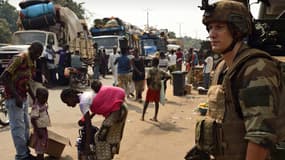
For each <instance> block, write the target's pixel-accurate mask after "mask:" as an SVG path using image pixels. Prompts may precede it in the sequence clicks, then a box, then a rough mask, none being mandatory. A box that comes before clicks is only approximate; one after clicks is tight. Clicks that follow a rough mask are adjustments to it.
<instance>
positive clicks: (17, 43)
mask: <svg viewBox="0 0 285 160" xmlns="http://www.w3.org/2000/svg"><path fill="white" fill-rule="evenodd" d="M34 41H38V42H40V43H41V44H42V45H43V46H44V51H45V48H46V46H47V45H48V44H52V45H53V49H54V50H55V51H57V50H59V46H58V41H57V37H56V34H55V33H53V32H47V31H40V30H24V31H17V32H15V33H14V34H13V37H12V43H11V44H10V45H6V46H4V47H1V48H0V74H1V73H2V72H3V71H4V69H5V68H6V67H7V66H8V64H9V62H10V59H11V58H12V57H13V56H14V55H16V54H18V53H20V52H25V51H27V50H28V48H29V46H30V44H31V43H32V42H34ZM44 51H43V52H44ZM57 59H58V57H57Z"/></svg>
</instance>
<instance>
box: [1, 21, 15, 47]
mask: <svg viewBox="0 0 285 160" xmlns="http://www.w3.org/2000/svg"><path fill="white" fill-rule="evenodd" d="M0 33H1V36H0V43H9V42H11V37H12V32H11V30H10V28H9V24H8V22H7V21H6V19H2V18H0Z"/></svg>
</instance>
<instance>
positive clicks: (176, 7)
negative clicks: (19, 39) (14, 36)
mask: <svg viewBox="0 0 285 160" xmlns="http://www.w3.org/2000/svg"><path fill="white" fill-rule="evenodd" d="M8 1H9V3H10V4H12V5H13V6H15V7H16V8H17V9H18V10H19V9H20V7H19V6H18V3H19V2H21V0H8ZM74 1H75V2H77V3H81V2H82V3H83V4H82V6H83V8H85V9H86V14H87V16H88V17H91V18H90V19H88V22H89V24H90V26H89V27H91V24H92V23H93V20H94V19H95V18H103V17H111V16H114V17H118V18H120V19H122V20H123V21H125V22H128V23H131V24H133V25H136V26H138V27H140V28H144V26H145V25H146V24H147V12H148V13H149V16H148V17H149V18H148V19H149V21H148V22H149V25H150V26H154V27H156V28H158V29H168V30H169V31H173V32H175V33H176V36H177V37H180V36H190V37H192V38H199V39H206V37H207V36H208V33H207V31H206V28H205V26H204V25H203V24H202V15H203V11H201V10H200V9H199V8H198V6H200V5H201V0H74ZM213 1H215V0H209V2H210V3H212V2H213Z"/></svg>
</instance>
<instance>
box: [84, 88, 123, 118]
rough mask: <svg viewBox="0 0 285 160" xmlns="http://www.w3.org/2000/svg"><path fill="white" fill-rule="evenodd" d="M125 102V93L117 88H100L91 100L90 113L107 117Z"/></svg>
mask: <svg viewBox="0 0 285 160" xmlns="http://www.w3.org/2000/svg"><path fill="white" fill-rule="evenodd" d="M124 100H125V91H124V90H123V89H122V88H119V87H113V86H102V87H101V88H100V90H99V92H98V93H97V94H96V96H95V98H94V99H93V102H92V105H91V107H90V110H91V112H93V113H95V114H100V115H103V116H104V117H108V116H109V115H110V113H112V112H114V111H117V110H119V109H120V108H121V105H122V103H123V102H124Z"/></svg>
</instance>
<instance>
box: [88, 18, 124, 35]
mask: <svg viewBox="0 0 285 160" xmlns="http://www.w3.org/2000/svg"><path fill="white" fill-rule="evenodd" d="M124 31H125V24H124V23H123V22H122V20H121V19H119V18H115V17H111V18H103V19H95V20H94V27H92V28H91V29H90V32H91V34H92V36H101V35H123V34H124Z"/></svg>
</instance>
